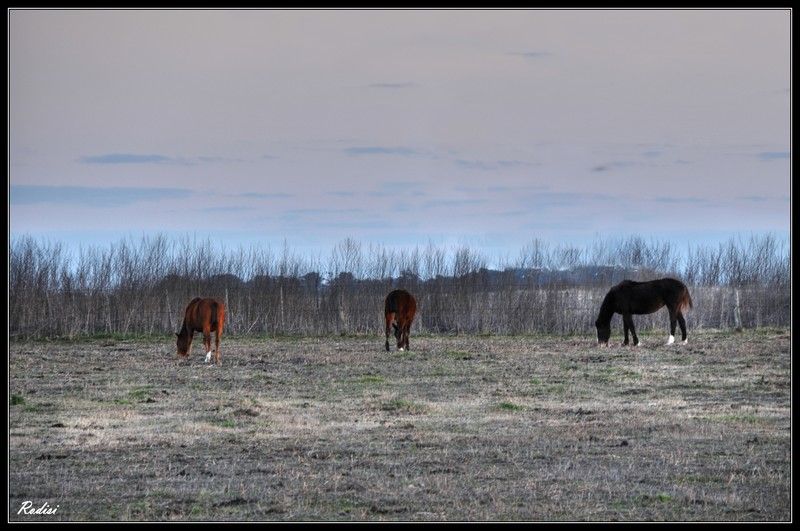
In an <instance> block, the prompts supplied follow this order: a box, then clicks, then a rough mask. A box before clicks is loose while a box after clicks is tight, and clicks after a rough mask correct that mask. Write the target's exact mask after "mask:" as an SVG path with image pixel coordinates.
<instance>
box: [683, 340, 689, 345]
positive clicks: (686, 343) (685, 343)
mask: <svg viewBox="0 0 800 531" xmlns="http://www.w3.org/2000/svg"><path fill="white" fill-rule="evenodd" d="M681 343H683V344H684V345H688V344H689V340H688V339H684V340H683V341H681Z"/></svg>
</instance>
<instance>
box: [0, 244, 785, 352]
mask: <svg viewBox="0 0 800 531" xmlns="http://www.w3.org/2000/svg"><path fill="white" fill-rule="evenodd" d="M663 276H673V277H676V278H679V279H681V280H683V281H684V282H685V283H686V284H687V285H688V286H689V287H690V290H691V293H692V298H693V300H694V310H693V311H692V312H690V314H689V315H688V316H687V322H688V325H689V327H690V328H692V327H694V328H698V327H701V328H702V327H706V328H729V327H734V326H743V327H761V326H788V325H789V324H790V314H791V290H790V282H791V272H790V250H789V246H788V242H787V241H786V240H783V239H780V238H778V237H776V236H774V235H758V236H750V237H747V238H742V237H738V238H731V239H730V240H728V241H727V242H725V243H722V244H717V245H697V246H690V247H688V248H687V249H686V250H682V249H677V248H676V247H675V246H674V245H672V244H670V243H669V242H664V241H657V240H646V239H644V238H642V237H638V236H634V237H629V238H622V239H610V240H598V241H596V242H595V243H593V244H591V245H586V246H583V247H580V246H570V245H551V244H548V243H547V242H544V241H542V240H538V239H534V240H532V241H531V242H530V243H528V244H527V245H525V246H524V247H523V248H522V249H521V250H520V251H519V253H518V255H516V256H513V257H507V258H503V259H498V260H496V261H495V263H493V264H492V265H491V266H490V265H489V260H488V258H487V257H486V256H485V255H484V254H482V253H481V252H480V251H479V250H476V249H473V248H471V247H469V246H458V247H448V246H441V245H435V244H433V243H429V244H427V245H425V246H417V247H413V248H404V249H392V248H389V247H384V246H379V245H375V244H366V245H365V244H362V243H361V242H359V241H356V240H354V239H351V238H348V239H345V240H342V241H341V242H339V243H337V244H336V245H335V246H334V247H333V248H332V249H331V251H330V253H329V254H328V255H327V256H323V255H322V254H319V255H301V254H299V253H297V252H295V251H294V250H292V249H291V248H290V247H289V246H288V245H286V244H284V245H283V247H281V248H278V249H273V248H270V247H261V246H256V245H254V246H249V247H244V246H239V247H237V248H234V249H226V248H225V247H224V246H223V245H221V244H218V243H215V242H214V241H213V240H211V239H210V238H207V239H200V240H198V239H196V238H191V237H189V236H185V237H178V238H169V237H167V236H165V235H155V236H146V237H143V238H141V239H139V240H134V239H122V240H120V241H118V242H116V243H114V244H111V245H108V246H89V247H85V248H80V249H78V250H70V249H68V248H67V247H66V246H65V245H64V244H62V243H60V242H50V241H44V240H37V239H34V238H32V237H30V236H21V237H17V238H14V239H12V240H11V242H10V245H9V275H8V286H9V293H8V297H9V298H8V301H9V333H10V337H12V338H42V337H76V336H84V335H93V334H152V335H156V334H159V335H160V334H169V333H172V332H175V331H177V330H178V328H179V327H180V325H181V322H182V319H183V312H184V309H185V307H186V304H187V303H188V302H189V301H190V300H191V299H192V298H194V297H196V296H203V297H216V298H219V299H220V300H222V301H224V302H225V304H226V307H227V319H226V334H233V335H236V334H267V335H287V334H303V335H306V334H308V335H325V334H372V333H376V334H377V333H381V332H382V326H383V324H382V317H383V315H382V314H383V300H384V297H385V296H386V294H387V293H388V292H389V291H390V290H391V289H394V288H398V287H400V288H405V289H408V290H409V291H411V292H412V293H413V294H414V295H415V296H416V298H417V301H418V306H419V310H418V315H417V318H416V319H415V322H414V327H413V331H414V332H415V333H420V332H431V333H490V334H521V333H559V334H581V333H594V325H593V323H594V320H595V318H596V317H597V315H596V314H597V311H598V308H599V306H600V303H601V302H602V299H603V297H604V296H605V294H606V292H607V291H608V289H609V288H610V287H611V286H612V285H614V284H616V283H617V282H620V281H621V280H623V279H626V278H627V279H632V280H651V279H653V278H660V277H663ZM737 300H738V305H737V302H736V301H737ZM664 322H665V321H664V319H663V317H659V316H658V314H655V315H652V316H642V318H640V319H638V318H637V328H639V329H642V330H645V329H648V328H660V327H665V326H666V325H665V324H664Z"/></svg>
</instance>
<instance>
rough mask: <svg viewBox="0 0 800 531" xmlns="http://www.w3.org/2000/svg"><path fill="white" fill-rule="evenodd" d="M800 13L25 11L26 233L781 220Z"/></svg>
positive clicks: (496, 242)
mask: <svg viewBox="0 0 800 531" xmlns="http://www.w3.org/2000/svg"><path fill="white" fill-rule="evenodd" d="M790 22H791V13H790V12H789V11H788V10H621V11H617V10H483V11H476V10H471V11H469V10H468V11H441V10H425V11H412V10H404V11H396V10H370V11H359V10H349V11H344V10H342V11H335V10H306V11H300V10H293V11H281V10H239V11H236V10H234V11H221V10H204V11H187V10H169V11H167V10H160V11H152V10H150V11H145V10H140V11H136V10H71V11H69V10H11V11H10V16H9V32H10V36H9V61H10V64H9V76H10V77H9V91H10V93H9V110H10V119H9V131H10V139H9V155H10V161H9V170H10V172H9V175H10V179H9V180H10V183H9V184H10V192H11V193H10V201H9V218H10V222H11V229H10V230H11V235H12V237H13V236H16V235H21V234H31V235H34V236H37V237H39V236H41V237H46V238H49V239H51V240H63V241H67V242H70V243H77V242H84V243H98V242H104V241H113V240H117V239H118V238H120V237H122V236H127V235H134V236H136V235H140V234H142V233H151V232H165V233H168V234H184V233H186V232H190V233H193V234H197V235H200V236H205V235H210V236H212V237H213V238H218V239H219V240H220V241H224V242H227V243H232V244H238V243H263V244H269V245H277V244H282V242H283V241H287V242H288V243H289V245H291V246H294V247H297V248H300V249H309V250H315V249H318V250H322V251H324V250H327V249H329V248H330V247H331V246H332V245H333V244H335V243H336V242H338V241H340V240H342V239H344V238H346V237H352V238H355V239H357V240H361V241H363V242H365V243H366V242H374V243H379V244H383V245H388V246H409V245H416V244H419V245H425V244H426V243H427V242H428V241H433V242H435V243H437V244H441V243H457V244H462V243H468V244H471V245H474V246H477V247H480V248H484V249H486V250H487V252H488V253H489V254H491V253H494V252H498V253H502V252H510V253H515V252H516V251H518V250H519V249H520V248H521V247H522V245H524V244H525V243H526V242H528V241H530V240H531V239H532V238H540V239H544V240H547V241H552V242H555V243H564V242H567V243H577V244H582V243H585V242H589V241H592V240H593V239H594V238H597V237H598V236H599V237H617V236H624V235H629V234H636V235H641V236H644V237H647V238H650V237H653V238H663V239H668V240H671V241H674V242H675V243H676V244H678V245H683V244H687V243H703V242H709V241H716V240H719V239H724V238H727V237H728V236H729V235H731V234H734V233H744V234H749V233H760V232H773V233H778V234H781V235H783V234H788V231H789V223H790V219H789V211H790V158H789V152H790V127H791V125H790V101H791V94H790V67H791V58H790V37H791V34H790Z"/></svg>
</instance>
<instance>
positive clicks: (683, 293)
mask: <svg viewBox="0 0 800 531" xmlns="http://www.w3.org/2000/svg"><path fill="white" fill-rule="evenodd" d="M664 306H666V307H667V310H669V339H668V340H667V345H671V344H672V343H674V342H675V322H676V321H677V322H678V323H679V324H680V325H681V339H683V342H684V343H686V342H687V341H688V340H687V339H686V320H685V319H684V318H683V312H685V311H687V310H688V309H689V308H691V307H692V297H691V296H690V295H689V289H688V288H687V287H686V285H685V284H684V283H683V282H681V281H680V280H675V279H674V278H661V279H658V280H651V281H649V282H634V281H633V280H623V281H622V282H620V283H619V284H617V285H616V286H614V287H613V288H611V289H610V290H609V291H608V294H607V295H606V297H605V299H603V304H602V305H601V306H600V315H599V316H598V317H597V321H595V323H594V325H595V326H596V327H597V342H598V343H600V344H605V345H608V338H609V337H610V336H611V318H612V317H613V316H614V314H615V313H620V314H622V324H623V328H624V329H625V342H624V343H623V345H627V344H628V330H630V332H631V334H632V335H633V344H634V345H638V344H639V338H638V337H636V329H635V328H634V327H633V317H632V315H642V314H647V313H653V312H656V311H658V310H660V309H661V308H663V307H664Z"/></svg>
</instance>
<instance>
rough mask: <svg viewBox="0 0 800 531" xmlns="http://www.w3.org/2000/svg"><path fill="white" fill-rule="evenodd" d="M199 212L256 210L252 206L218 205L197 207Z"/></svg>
mask: <svg viewBox="0 0 800 531" xmlns="http://www.w3.org/2000/svg"><path fill="white" fill-rule="evenodd" d="M199 210H200V212H241V211H244V210H256V209H255V208H254V207H243V206H220V207H206V208H201V209H199Z"/></svg>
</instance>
